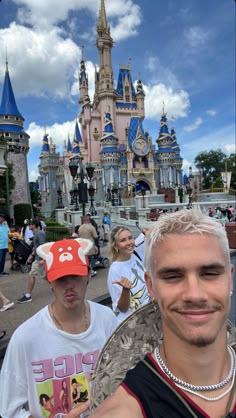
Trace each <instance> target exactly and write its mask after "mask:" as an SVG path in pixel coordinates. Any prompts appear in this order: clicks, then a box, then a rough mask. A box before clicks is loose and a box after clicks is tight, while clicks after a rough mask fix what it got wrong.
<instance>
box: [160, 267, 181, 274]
mask: <svg viewBox="0 0 236 418" xmlns="http://www.w3.org/2000/svg"><path fill="white" fill-rule="evenodd" d="M183 270H184V269H183V268H182V267H163V268H161V269H159V270H157V274H166V273H180V272H182V271H183Z"/></svg>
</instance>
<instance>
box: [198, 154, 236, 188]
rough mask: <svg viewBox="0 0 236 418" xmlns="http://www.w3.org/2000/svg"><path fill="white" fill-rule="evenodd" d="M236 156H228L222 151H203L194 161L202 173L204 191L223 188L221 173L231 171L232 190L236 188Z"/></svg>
mask: <svg viewBox="0 0 236 418" xmlns="http://www.w3.org/2000/svg"><path fill="white" fill-rule="evenodd" d="M235 156H236V155H235V154H230V156H227V155H226V154H225V153H224V152H223V151H222V150H221V149H218V150H210V151H202V152H200V153H198V155H197V156H196V158H195V160H194V164H195V166H196V167H197V168H198V170H199V171H200V173H201V182H202V187H203V189H210V188H211V187H212V186H213V187H223V182H222V179H221V172H223V171H228V172H229V171H231V172H232V177H231V188H235V180H236V174H235Z"/></svg>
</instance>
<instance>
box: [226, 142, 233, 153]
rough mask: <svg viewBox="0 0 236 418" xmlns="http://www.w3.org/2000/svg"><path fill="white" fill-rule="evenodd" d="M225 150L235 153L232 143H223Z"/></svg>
mask: <svg viewBox="0 0 236 418" xmlns="http://www.w3.org/2000/svg"><path fill="white" fill-rule="evenodd" d="M224 149H225V152H226V153H227V154H235V153H236V145H235V143H234V144H226V145H224Z"/></svg>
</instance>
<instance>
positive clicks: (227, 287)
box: [91, 209, 236, 418]
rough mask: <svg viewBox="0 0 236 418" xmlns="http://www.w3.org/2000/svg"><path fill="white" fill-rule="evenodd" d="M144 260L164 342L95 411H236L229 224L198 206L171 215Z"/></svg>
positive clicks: (180, 415) (178, 414)
mask: <svg viewBox="0 0 236 418" xmlns="http://www.w3.org/2000/svg"><path fill="white" fill-rule="evenodd" d="M144 263H145V267H146V269H147V271H146V274H145V279H146V284H147V287H148V290H149V293H150V295H151V297H152V299H153V301H154V303H156V304H158V307H159V313H160V315H161V326H162V332H163V341H162V342H159V343H158V344H157V345H156V347H155V349H154V350H153V352H152V353H148V354H146V356H145V358H144V359H142V360H141V361H139V362H138V364H137V365H136V366H135V367H134V368H132V369H131V370H129V371H128V373H127V374H126V377H125V378H124V380H123V382H122V383H121V384H120V386H119V387H118V389H117V390H116V391H115V392H114V394H113V395H112V396H110V397H109V398H108V399H106V400H105V401H104V402H103V403H102V404H101V405H100V406H99V407H98V408H97V409H96V410H95V412H94V413H93V414H92V415H91V417H93V418H111V417H112V418H120V417H125V418H134V417H135V418H143V417H145V418H163V417H171V418H191V417H195V418H204V417H205V418H222V417H235V416H236V395H235V390H236V385H235V340H234V342H233V343H230V345H229V344H228V343H227V318H228V314H229V309H230V299H231V296H232V294H233V266H232V265H231V264H230V252H229V245H228V240H227V236H226V231H225V229H224V227H223V226H222V225H221V224H220V223H219V222H218V221H217V220H215V219H213V218H210V217H209V216H206V215H204V214H202V213H201V212H200V211H199V210H195V209H192V210H187V209H186V210H182V211H178V212H175V213H171V214H166V215H165V216H162V217H160V218H159V220H158V222H156V223H155V224H154V225H153V227H152V229H151V230H150V232H149V234H148V235H147V237H146V239H145V258H144ZM137 332H138V330H137ZM234 333H235V328H234ZM121 355H122V353H121ZM121 361H122V360H121Z"/></svg>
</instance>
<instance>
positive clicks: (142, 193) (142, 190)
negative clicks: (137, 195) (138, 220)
mask: <svg viewBox="0 0 236 418" xmlns="http://www.w3.org/2000/svg"><path fill="white" fill-rule="evenodd" d="M140 191H141V195H142V197H143V208H145V194H146V189H145V188H144V187H141V190H140Z"/></svg>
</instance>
